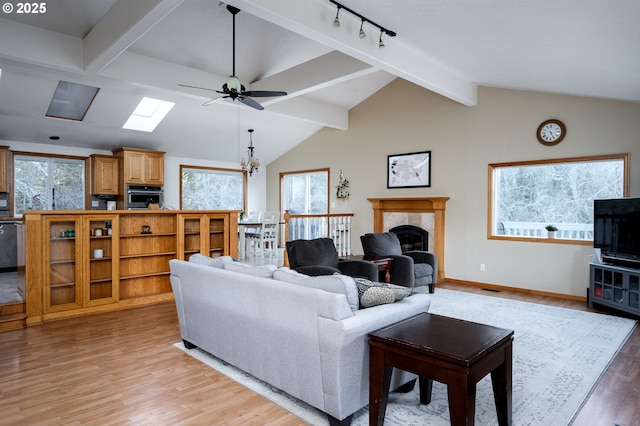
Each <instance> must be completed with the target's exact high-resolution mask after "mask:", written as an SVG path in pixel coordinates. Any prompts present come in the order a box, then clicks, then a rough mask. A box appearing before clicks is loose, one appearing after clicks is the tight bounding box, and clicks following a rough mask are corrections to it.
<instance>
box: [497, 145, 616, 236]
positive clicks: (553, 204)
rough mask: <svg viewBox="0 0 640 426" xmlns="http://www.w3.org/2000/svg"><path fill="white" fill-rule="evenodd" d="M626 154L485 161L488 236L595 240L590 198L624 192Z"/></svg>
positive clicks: (614, 195) (612, 196)
mask: <svg viewBox="0 0 640 426" xmlns="http://www.w3.org/2000/svg"><path fill="white" fill-rule="evenodd" d="M627 164H628V154H621V155H611V156H598V157H580V158H568V159H555V160H542V161H525V162H519V163H502V164H490V165H489V196H490V201H489V207H490V209H489V218H490V220H489V227H490V229H489V237H490V238H506V239H511V238H525V239H527V240H529V241H536V239H538V241H541V240H539V238H542V237H544V238H546V230H545V227H546V226H547V225H553V226H555V227H556V228H558V231H557V233H556V234H557V238H560V239H562V240H563V242H568V241H571V240H573V241H582V242H583V243H584V242H587V241H588V242H589V244H590V243H591V241H592V240H593V200H594V199H602V198H620V197H623V196H626V195H627V192H628V168H627Z"/></svg>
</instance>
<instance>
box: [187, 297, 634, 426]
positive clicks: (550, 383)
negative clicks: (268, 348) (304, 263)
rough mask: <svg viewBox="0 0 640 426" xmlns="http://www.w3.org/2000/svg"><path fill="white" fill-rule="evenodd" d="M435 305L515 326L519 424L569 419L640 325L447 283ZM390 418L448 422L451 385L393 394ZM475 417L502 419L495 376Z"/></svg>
mask: <svg viewBox="0 0 640 426" xmlns="http://www.w3.org/2000/svg"><path fill="white" fill-rule="evenodd" d="M429 312H431V313H434V314H439V315H446V316H449V317H454V318H459V319H465V320H469V321H474V322H479V323H482V324H488V325H493V326H496V327H502V328H508V329H512V330H514V331H515V337H514V344H513V422H514V424H515V425H532V426H533V425H539V426H546V425H568V424H570V423H571V421H572V419H573V418H574V416H575V415H576V414H577V413H578V411H579V410H580V407H581V406H582V404H583V403H584V402H585V401H586V399H587V397H588V396H589V394H590V393H591V391H592V390H593V388H594V387H595V385H596V384H597V382H598V380H599V378H600V376H601V375H602V373H603V372H604V371H605V369H606V368H607V366H608V365H609V363H610V362H611V360H612V359H613V357H614V356H615V355H616V353H617V352H618V350H619V349H620V348H621V347H622V345H623V344H624V342H625V341H626V340H627V338H628V337H629V335H630V334H631V332H632V331H633V329H634V327H635V326H636V321H633V320H629V319H625V318H619V317H616V316H610V315H602V314H595V313H590V312H582V311H575V310H571V309H564V308H557V307H552V306H546V305H539V304H535V303H528V302H520V301H514V300H509V299H503V298H499V297H492V296H483V295H478V294H471V293H464V292H459V291H453V290H444V289H438V290H436V292H435V294H434V295H433V298H432V303H431V307H430V309H429ZM175 346H176V347H178V348H180V349H182V350H183V351H184V352H186V353H187V354H189V355H191V356H193V357H195V358H197V359H199V360H200V361H202V362H204V363H206V364H207V365H209V366H211V367H212V368H215V369H216V370H218V371H220V372H221V373H223V374H225V375H226V376H229V377H230V378H232V379H234V380H236V381H237V382H239V383H241V384H243V385H245V386H247V387H248V388H250V389H252V390H254V391H255V392H257V393H259V394H261V395H263V396H264V397H266V398H268V399H270V400H272V401H274V402H275V403H277V404H278V405H280V406H282V407H283V408H285V409H287V410H289V411H291V412H292V413H293V414H295V415H297V416H298V417H300V418H302V419H303V420H305V421H306V422H308V423H310V424H312V425H318V426H320V425H322V426H324V425H328V421H327V419H326V416H325V415H324V414H323V413H321V412H320V411H319V410H316V409H315V408H313V407H310V406H308V405H307V404H305V403H303V402H301V401H299V400H297V399H295V398H292V397H290V396H289V395H287V394H285V393H283V392H281V391H279V390H278V389H276V388H273V387H271V386H269V385H267V384H265V383H264V382H262V381H260V380H257V379H255V378H254V377H252V376H250V375H249V374H247V373H245V372H243V371H241V370H238V369H236V368H235V367H233V366H230V365H228V364H226V363H225V362H223V361H221V360H219V359H217V358H215V357H213V356H211V355H210V354H208V353H206V352H204V351H201V350H199V349H193V350H187V349H185V348H184V346H183V345H182V343H176V344H175ZM352 424H353V425H354V426H365V425H368V424H369V418H368V409H367V407H364V408H363V409H361V410H360V411H358V412H357V413H355V414H354V418H353V423H352ZM385 424H387V425H403V426H405V425H424V424H428V425H435V426H439V425H443V426H444V425H449V424H450V421H449V406H448V402H447V389H446V386H445V385H442V384H441V383H437V382H434V384H433V396H432V399H431V403H430V404H429V405H422V404H420V403H419V393H418V386H416V388H415V389H414V391H413V392H410V393H407V394H394V393H392V394H390V395H389V404H388V406H387V413H386V417H385ZM475 424H476V425H495V424H497V416H496V411H495V403H494V401H493V389H492V387H491V379H490V376H487V377H485V378H484V379H482V380H481V381H480V382H479V383H478V385H477V394H476V416H475Z"/></svg>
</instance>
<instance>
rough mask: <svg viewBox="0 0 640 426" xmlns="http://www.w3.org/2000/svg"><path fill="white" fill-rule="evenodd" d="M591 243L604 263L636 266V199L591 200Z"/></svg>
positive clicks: (639, 226) (639, 223)
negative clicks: (599, 253) (592, 208)
mask: <svg viewBox="0 0 640 426" xmlns="http://www.w3.org/2000/svg"><path fill="white" fill-rule="evenodd" d="M593 207H594V217H593V246H594V247H596V248H599V249H600V252H601V254H602V260H603V261H604V262H608V263H614V264H620V265H628V266H632V267H636V268H638V267H640V198H616V199H609V200H594V202H593Z"/></svg>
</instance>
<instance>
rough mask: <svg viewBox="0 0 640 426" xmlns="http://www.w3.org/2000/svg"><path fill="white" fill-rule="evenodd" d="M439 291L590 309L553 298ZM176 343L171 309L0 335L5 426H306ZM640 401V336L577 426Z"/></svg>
mask: <svg viewBox="0 0 640 426" xmlns="http://www.w3.org/2000/svg"><path fill="white" fill-rule="evenodd" d="M440 287H441V288H449V289H454V290H461V291H470V292H476V293H481V294H486V295H489V296H495V297H508V298H513V299H518V300H525V301H530V302H537V303H547V304H551V305H556V306H564V307H567V308H573V309H580V310H587V308H586V306H585V304H584V303H580V302H573V301H567V300H561V299H554V298H550V297H539V296H534V295H527V294H521V293H514V292H510V291H502V292H500V293H493V292H486V291H483V290H482V289H480V288H478V287H473V286H465V285H461V284H452V283H444V284H441V285H440ZM436 291H437V290H436ZM178 341H180V334H179V330H178V322H177V316H176V312H175V307H174V305H173V304H172V303H165V304H160V305H153V306H145V307H141V308H136V309H131V310H127V311H118V312H111V313H107V314H99V315H92V316H87V317H83V318H74V319H66V320H60V321H56V322H50V323H47V324H44V325H41V326H35V327H30V328H27V329H23V330H15V331H9V332H4V333H0V424H1V425H39V424H42V425H44V424H46V425H63V424H64V425H69V424H76V425H80V424H82V425H85V424H86V425H104V424H113V425H121V424H153V425H166V424H171V425H174V424H189V425H193V424H195V425H212V424H215V425H267V424H268V425H300V424H305V423H304V422H303V421H301V420H300V419H299V418H297V417H296V416H294V415H293V414H290V413H289V412H287V411H286V410H284V409H282V408H280V407H279V406H277V405H275V404H274V403H272V402H270V401H268V400H267V399H265V398H263V397H261V396H259V395H257V394H255V393H254V392H252V391H250V390H248V389H246V388H244V387H243V386H241V385H239V384H237V383H235V382H234V381H232V380H231V379H228V378H227V377H225V376H223V375H221V374H219V373H217V372H216V371H215V370H212V369H211V368H209V367H207V366H205V365H204V364H202V363H200V362H199V361H197V360H195V359H193V358H191V357H190V356H188V355H186V354H184V353H182V352H181V351H180V350H178V349H176V348H174V347H173V343H175V342H178ZM639 401H640V331H639V330H638V329H636V330H635V331H634V333H633V335H632V337H631V338H630V339H629V341H628V342H627V343H626V344H625V346H624V347H623V348H622V350H621V352H620V354H618V356H617V357H616V358H615V360H614V361H613V363H612V364H611V366H610V367H609V369H608V370H607V372H606V373H605V375H604V377H603V379H602V380H601V381H600V383H599V384H598V386H597V388H596V389H595V391H594V393H593V394H592V396H591V397H590V398H589V400H588V401H587V403H586V405H585V406H584V407H583V409H582V410H581V412H580V414H579V416H578V418H577V420H576V422H575V423H574V424H575V425H607V426H611V425H613V424H619V425H623V426H632V425H638V424H640V403H639Z"/></svg>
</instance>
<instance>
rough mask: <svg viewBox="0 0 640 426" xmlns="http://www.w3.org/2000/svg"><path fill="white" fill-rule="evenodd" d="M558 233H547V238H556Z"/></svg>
mask: <svg viewBox="0 0 640 426" xmlns="http://www.w3.org/2000/svg"><path fill="white" fill-rule="evenodd" d="M555 237H556V231H547V238H555Z"/></svg>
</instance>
